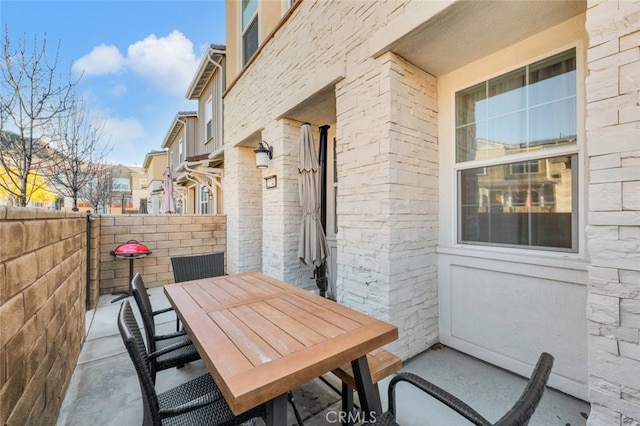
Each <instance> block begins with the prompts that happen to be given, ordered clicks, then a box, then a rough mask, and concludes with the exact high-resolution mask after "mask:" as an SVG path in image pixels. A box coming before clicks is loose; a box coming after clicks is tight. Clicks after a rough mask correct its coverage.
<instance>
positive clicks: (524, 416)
mask: <svg viewBox="0 0 640 426" xmlns="http://www.w3.org/2000/svg"><path fill="white" fill-rule="evenodd" d="M552 366H553V356H551V355H549V354H548V353H544V352H543V353H542V354H541V355H540V358H538V363H537V364H536V366H535V368H534V370H533V373H532V374H531V378H530V379H529V382H528V383H527V386H526V387H525V388H524V391H523V392H522V394H521V395H520V399H518V401H516V403H515V404H514V405H513V407H511V409H510V410H509V411H507V413H506V414H505V415H504V416H502V417H501V418H500V420H498V421H497V422H496V423H491V422H489V421H488V420H487V419H485V418H484V417H482V415H480V414H479V413H478V412H477V411H476V410H474V409H473V408H471V407H470V406H469V405H467V404H465V403H464V402H462V401H461V400H459V399H458V398H456V397H455V396H453V395H451V394H450V393H449V392H447V391H445V390H443V389H441V388H439V387H438V386H436V385H434V384H433V383H430V382H428V381H427V380H425V379H423V378H422V377H420V376H417V375H415V374H413V373H398V374H397V375H396V376H395V377H393V379H391V381H390V382H389V411H387V412H385V413H383V414H382V415H381V416H378V417H377V418H376V421H375V422H374V423H372V425H375V426H387V425H392V426H397V425H398V423H396V419H395V417H396V404H395V388H396V385H397V384H398V383H399V382H407V383H410V384H412V385H414V386H416V387H417V388H418V389H420V390H422V391H424V392H426V393H427V394H429V395H431V396H432V397H433V398H435V399H437V400H438V401H440V402H442V403H443V404H446V405H447V406H449V408H451V409H453V410H454V411H456V412H457V413H458V414H460V415H461V416H462V417H464V418H466V419H467V420H469V421H470V422H471V423H473V424H475V425H478V426H489V425H499V426H518V425H526V424H528V423H529V419H531V416H532V415H533V413H534V411H535V410H536V407H537V406H538V403H539V402H540V399H541V398H542V393H543V392H544V389H545V387H546V385H547V380H549V374H551V367H552Z"/></svg>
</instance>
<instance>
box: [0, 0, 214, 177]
mask: <svg viewBox="0 0 640 426" xmlns="http://www.w3.org/2000/svg"><path fill="white" fill-rule="evenodd" d="M224 13H225V5H224V1H223V0H196V1H183V0H172V1H148V0H145V1H114V0H110V1H93V0H84V1H80V0H76V1H51V0H50V1H29V0H0V22H1V23H2V35H3V38H4V29H5V25H7V26H8V29H9V35H10V39H11V40H12V43H13V44H14V45H16V44H17V43H18V41H20V40H24V39H25V38H26V41H27V46H32V45H33V40H34V36H37V37H38V40H39V41H41V40H42V38H43V37H46V40H47V52H49V51H51V53H50V55H53V54H54V53H55V47H56V46H57V44H58V42H60V53H59V58H58V70H59V71H60V73H62V74H63V75H65V76H66V75H68V74H69V73H71V74H72V75H73V76H76V77H77V76H79V75H80V73H81V72H84V74H83V75H82V78H81V80H80V82H79V84H78V86H77V88H76V92H77V94H78V95H79V96H80V97H82V98H83V99H84V101H85V104H86V105H87V108H88V109H89V111H90V112H91V114H93V116H94V117H100V118H101V122H103V123H104V131H103V136H104V138H105V140H106V139H107V138H108V139H109V140H110V142H111V144H112V145H113V150H112V151H111V154H110V156H109V161H110V162H112V163H116V164H126V165H138V166H141V165H142V162H143V161H144V157H145V154H146V153H148V152H149V151H152V150H159V149H161V145H162V141H163V139H164V137H165V135H166V133H167V131H168V129H169V126H170V124H171V122H172V120H173V118H174V116H175V114H176V113H177V112H178V111H187V110H191V111H195V110H196V109H197V103H196V101H189V100H187V99H186V98H185V93H186V91H187V88H188V86H189V84H190V83H191V80H192V79H193V76H194V74H195V71H196V68H197V66H198V65H199V63H200V60H201V59H202V56H203V54H204V52H205V51H206V48H207V47H208V46H209V45H210V44H211V43H214V44H222V45H224V44H226V42H225V16H224Z"/></svg>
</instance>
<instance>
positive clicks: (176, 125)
mask: <svg viewBox="0 0 640 426" xmlns="http://www.w3.org/2000/svg"><path fill="white" fill-rule="evenodd" d="M188 117H194V118H197V117H198V113H197V112H195V111H180V112H178V113H177V114H176V116H175V117H174V118H173V122H172V123H171V126H170V127H169V131H168V132H167V134H166V136H165V137H164V140H163V141H162V148H164V149H167V148H169V147H170V146H171V144H172V143H173V141H174V140H175V139H176V137H177V136H178V133H180V130H182V128H183V127H184V125H185V123H186V121H185V120H186V119H187V118H188Z"/></svg>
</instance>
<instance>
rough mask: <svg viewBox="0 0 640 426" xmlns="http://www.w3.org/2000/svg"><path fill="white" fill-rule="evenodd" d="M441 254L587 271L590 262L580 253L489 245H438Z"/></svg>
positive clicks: (437, 250) (437, 251)
mask: <svg viewBox="0 0 640 426" xmlns="http://www.w3.org/2000/svg"><path fill="white" fill-rule="evenodd" d="M436 253H438V254H439V255H441V254H443V255H451V256H462V257H470V258H481V259H490V260H497V261H505V262H512V263H513V262H515V263H521V264H529V265H537V266H540V265H544V266H545V267H557V268H563V269H575V270H578V271H586V270H587V266H588V262H587V261H586V260H585V258H584V256H582V255H580V254H578V253H565V252H550V251H546V250H535V249H531V250H530V249H518V248H503V247H487V246H469V245H456V246H448V247H444V246H438V247H437V249H436Z"/></svg>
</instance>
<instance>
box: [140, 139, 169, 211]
mask: <svg viewBox="0 0 640 426" xmlns="http://www.w3.org/2000/svg"><path fill="white" fill-rule="evenodd" d="M142 166H143V168H144V169H145V171H146V172H147V183H148V185H147V194H146V199H147V211H148V212H149V214H159V213H160V207H161V205H162V196H163V194H164V187H163V186H162V184H163V181H164V178H163V175H162V174H163V173H164V170H165V169H166V168H167V152H166V151H151V152H149V153H147V155H146V156H145V157H144V163H143V165H142Z"/></svg>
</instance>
